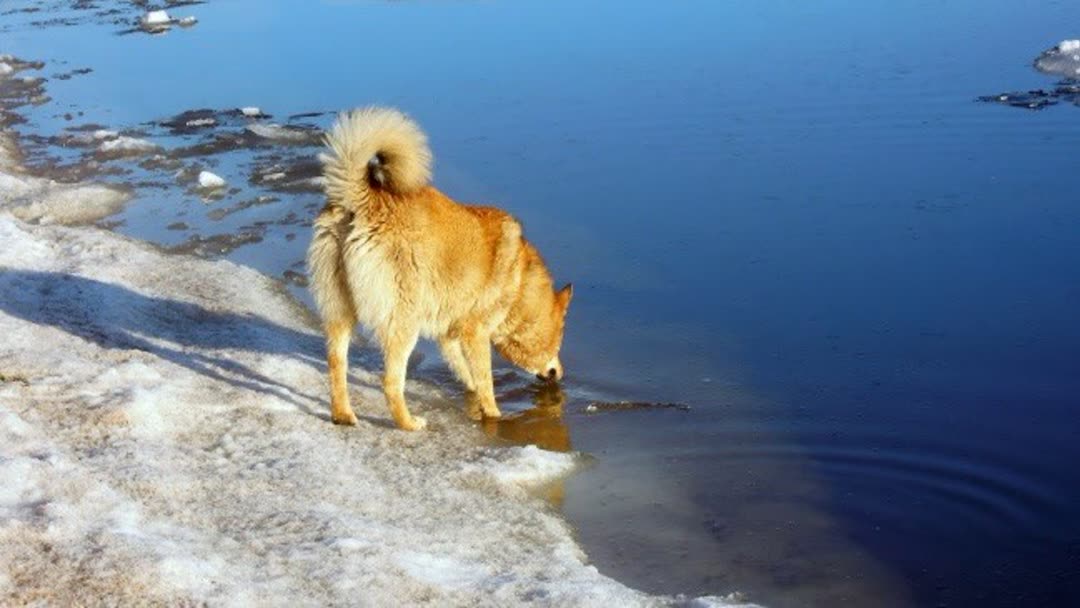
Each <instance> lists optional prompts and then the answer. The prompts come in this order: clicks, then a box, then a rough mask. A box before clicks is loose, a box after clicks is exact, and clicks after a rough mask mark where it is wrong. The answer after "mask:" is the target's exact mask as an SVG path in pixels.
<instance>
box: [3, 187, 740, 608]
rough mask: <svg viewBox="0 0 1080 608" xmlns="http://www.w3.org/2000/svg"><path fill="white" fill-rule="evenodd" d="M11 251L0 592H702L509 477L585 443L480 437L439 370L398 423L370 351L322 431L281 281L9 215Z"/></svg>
mask: <svg viewBox="0 0 1080 608" xmlns="http://www.w3.org/2000/svg"><path fill="white" fill-rule="evenodd" d="M0 190H2V189H0ZM0 242H2V243H4V247H2V248H0V267H2V268H3V269H4V271H3V272H0V335H3V336H4V340H2V341H0V371H3V372H4V374H5V377H7V378H23V379H25V381H9V382H2V383H0V605H21V604H25V603H44V604H55V605H73V604H74V605H79V604H95V605H96V604H119V605H125V604H167V605H177V604H201V603H208V604H211V605H260V606H262V605H266V606H286V605H290V606H291V605H298V604H299V605H344V604H349V605H353V604H359V605H376V606H377V605H413V604H420V603H424V604H429V605H455V606H466V605H467V606H507V605H518V604H523V603H531V604H539V605H566V606H668V605H690V603H691V600H686V599H683V598H657V597H650V596H646V595H644V594H642V593H639V592H637V591H634V590H631V589H629V588H627V587H625V586H624V585H622V584H620V583H618V582H616V581H613V580H611V579H609V578H607V577H605V576H603V575H601V574H599V573H598V572H597V571H596V569H595V568H593V567H591V566H589V565H588V564H587V562H586V559H585V556H584V555H583V554H582V552H581V550H580V549H579V548H578V546H577V545H576V544H575V543H574V540H573V536H572V534H571V530H570V529H569V528H568V526H567V525H566V523H565V522H564V521H563V520H562V519H561V518H560V517H558V515H557V514H556V513H554V512H553V511H552V510H551V508H550V507H548V506H547V505H546V504H545V503H544V502H543V501H542V500H540V499H539V498H536V497H534V496H532V495H530V494H528V493H526V492H524V491H512V492H509V493H508V492H506V491H505V489H506V488H511V487H512V488H520V487H522V485H530V484H533V483H538V482H550V481H552V480H553V479H557V477H558V476H560V475H563V474H565V473H566V472H567V471H568V470H569V469H570V467H572V466H573V460H572V458H571V457H569V456H564V455H557V454H549V453H547V452H543V451H541V450H538V449H536V448H510V449H496V448H491V447H484V445H483V441H482V439H481V438H480V437H481V434H480V432H479V431H478V430H477V429H476V428H475V427H473V426H472V425H471V423H469V422H468V421H467V420H466V418H465V416H464V414H463V413H462V412H460V411H457V409H456V408H452V407H448V406H436V405H433V403H437V402H438V401H437V400H436V399H434V397H435V396H436V392H435V390H434V389H432V388H430V387H427V386H425V385H423V384H416V383H410V385H409V387H408V390H409V394H410V395H411V397H412V399H413V403H412V406H413V408H414V411H416V412H417V413H419V414H421V415H424V416H425V417H427V418H428V420H429V424H430V427H431V430H429V431H428V432H425V433H404V432H400V431H397V430H393V429H392V428H389V419H388V415H387V412H386V411H385V406H384V405H383V399H382V397H381V395H380V393H379V391H378V388H377V387H378V384H379V383H378V380H377V378H376V377H374V376H373V375H372V374H370V373H368V372H366V371H365V370H364V369H362V367H361V366H360V365H358V363H359V361H360V360H361V359H363V358H364V357H365V356H367V355H365V353H364V351H363V350H362V349H358V352H357V353H356V359H357V360H356V361H354V362H353V370H354V373H353V376H354V378H353V381H352V393H353V398H354V407H355V408H356V410H357V414H358V415H359V416H360V418H361V424H360V425H359V426H357V427H352V428H342V427H337V426H334V425H332V424H330V423H329V421H328V415H327V412H328V405H327V403H326V385H325V381H324V374H325V371H324V364H323V361H322V338H321V337H320V335H319V334H318V333H317V332H316V331H313V330H312V329H311V326H312V323H311V320H310V319H309V318H308V316H307V314H306V312H305V311H304V309H302V308H300V307H299V306H298V305H297V304H296V303H295V302H294V301H293V300H291V299H290V298H289V297H288V296H287V295H286V294H285V293H284V291H283V290H282V288H281V287H280V286H279V285H278V284H277V283H275V282H273V281H271V280H270V279H268V278H267V277H265V276H263V275H260V274H258V273H256V272H255V271H253V270H250V269H247V268H244V267H241V266H237V265H234V264H232V263H230V262H225V261H218V262H208V261H204V260H198V259H194V258H188V257H182V256H167V255H164V254H162V253H160V252H159V251H157V250H156V249H154V248H152V247H151V246H149V245H144V244H141V243H137V242H133V241H130V240H127V239H125V238H123V237H120V236H117V235H115V234H112V233H109V232H105V231H101V230H97V229H93V228H79V229H75V228H68V227H62V226H33V225H29V224H26V223H23V222H21V221H19V220H17V219H14V218H13V217H11V216H10V215H8V214H4V213H2V212H0ZM478 480H482V482H479V483H478ZM703 599H708V603H707V604H706V603H700V604H696V605H723V604H722V603H713V601H712V598H703ZM718 601H719V600H718ZM725 603H726V602H725Z"/></svg>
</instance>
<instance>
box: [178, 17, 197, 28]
mask: <svg viewBox="0 0 1080 608" xmlns="http://www.w3.org/2000/svg"><path fill="white" fill-rule="evenodd" d="M198 22H199V20H198V19H196V18H195V17H183V18H181V19H180V21H178V22H177V23H178V24H179V25H180V27H191V26H193V25H195V24H196V23H198Z"/></svg>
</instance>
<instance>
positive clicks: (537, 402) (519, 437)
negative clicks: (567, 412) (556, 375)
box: [465, 382, 572, 505]
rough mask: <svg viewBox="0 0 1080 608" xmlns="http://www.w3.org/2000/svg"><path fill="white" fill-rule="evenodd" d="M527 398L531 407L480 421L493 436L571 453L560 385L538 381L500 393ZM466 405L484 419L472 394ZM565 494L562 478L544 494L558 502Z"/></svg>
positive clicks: (501, 399) (505, 398)
mask: <svg viewBox="0 0 1080 608" xmlns="http://www.w3.org/2000/svg"><path fill="white" fill-rule="evenodd" d="M526 398H528V399H530V400H531V401H532V403H533V407H532V408H531V409H528V410H525V411H523V412H521V413H513V414H512V413H510V412H505V413H504V414H503V417H502V418H500V419H497V420H493V419H491V418H484V419H483V420H481V421H480V424H481V428H483V429H484V433H485V434H487V435H488V436H489V437H495V438H499V439H502V440H505V441H510V442H512V443H516V444H519V445H535V446H536V447H538V448H540V449H542V450H550V451H553V452H569V451H570V450H571V449H572V447H571V445H570V430H569V429H568V428H566V424H565V423H564V422H563V419H562V414H563V404H564V403H565V402H566V395H564V394H563V392H562V389H561V388H559V385H558V384H557V383H555V382H536V383H533V384H531V385H529V386H525V387H521V388H515V389H511V390H509V391H507V392H506V393H504V394H500V395H499V402H500V403H509V402H512V401H524V400H525V399H526ZM465 405H466V408H467V413H468V414H469V417H471V418H472V419H473V420H477V419H479V418H481V415H480V404H479V403H478V402H477V400H476V399H475V398H474V397H473V396H472V395H470V394H468V393H466V397H465ZM504 411H505V410H504ZM563 493H564V490H563V482H562V480H561V479H560V480H557V481H554V482H552V483H551V484H549V485H547V486H545V487H543V488H541V494H542V495H543V496H544V497H545V498H547V499H548V500H550V501H551V502H552V503H553V504H555V505H561V504H562V500H563Z"/></svg>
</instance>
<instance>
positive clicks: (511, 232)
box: [308, 108, 572, 430]
mask: <svg viewBox="0 0 1080 608" xmlns="http://www.w3.org/2000/svg"><path fill="white" fill-rule="evenodd" d="M326 139H327V148H328V151H327V153H326V154H324V155H323V156H322V157H321V160H322V163H323V173H324V176H325V180H326V194H327V203H326V206H325V207H324V208H323V210H322V211H321V212H320V213H319V215H318V217H317V218H316V219H315V230H314V236H313V237H312V241H311V246H310V248H309V249H308V266H309V271H310V274H311V290H312V293H313V294H314V296H315V302H316V305H317V306H318V309H319V313H320V315H321V316H322V321H323V329H324V331H325V332H326V341H327V363H328V366H329V369H330V406H331V417H332V419H333V421H334V422H336V423H339V424H355V423H356V416H355V414H354V413H353V411H352V407H351V406H350V404H349V395H348V390H347V387H346V379H345V375H346V371H347V370H346V367H347V355H348V349H349V341H350V338H351V336H352V333H353V329H354V327H355V325H356V323H357V322H359V323H361V324H363V325H365V326H367V327H369V328H370V329H372V330H373V332H374V335H375V337H376V338H377V339H378V341H379V343H380V345H381V346H382V349H383V360H384V366H385V374H384V377H383V391H384V393H385V394H386V400H387V404H388V405H389V407H390V412H391V414H392V415H393V417H394V421H395V422H396V423H397V425H398V426H399V427H400V428H403V429H407V430H416V429H420V428H423V427H424V426H425V422H424V420H423V419H422V418H420V417H419V416H412V415H411V414H410V413H409V409H408V407H407V406H406V404H405V396H404V388H405V372H406V363H407V361H408V358H409V354H410V353H411V352H412V350H413V348H414V347H415V345H416V341H417V339H418V338H419V337H421V336H424V337H429V338H434V339H436V340H438V342H439V346H440V348H441V349H442V352H443V356H444V357H445V359H446V361H447V363H448V364H449V365H450V368H451V369H452V370H453V371H454V373H455V374H456V375H457V377H458V378H460V379H461V381H462V382H463V383H464V384H465V386H466V388H467V389H468V390H469V391H470V392H472V393H474V395H473V396H474V397H475V399H476V400H477V401H478V402H479V404H480V409H481V411H482V413H483V415H484V416H486V417H492V418H495V417H498V416H499V408H498V406H497V405H496V403H495V393H494V390H493V386H492V378H491V345H492V344H494V345H495V348H496V349H498V351H499V352H500V353H501V354H502V355H503V356H505V357H506V358H507V359H509V360H510V361H511V362H513V363H514V364H515V365H518V366H520V367H522V368H523V369H525V370H527V371H529V372H531V373H535V374H538V375H541V376H544V377H547V378H551V379H559V378H561V377H562V364H561V363H560V362H559V348H560V346H561V344H562V335H563V326H564V319H565V315H566V309H567V307H568V306H569V304H570V298H571V294H572V288H571V287H570V286H569V285H567V286H566V287H564V288H563V289H561V290H559V291H557V292H556V291H555V289H554V285H553V283H552V279H551V275H550V274H549V273H548V271H547V268H546V267H545V265H544V262H543V260H542V259H541V258H540V255H539V253H538V252H537V251H536V249H535V248H534V247H533V246H532V245H531V244H529V243H528V241H526V240H525V239H524V238H523V237H522V235H521V225H520V224H519V223H518V222H517V221H516V220H515V219H514V218H513V217H511V216H510V215H509V214H507V213H505V212H503V211H500V210H499V209H495V208H492V207H480V206H470V205H461V204H458V203H456V202H454V201H453V200H451V199H450V198H448V197H447V196H445V195H444V194H442V193H441V192H439V191H438V190H436V189H435V188H434V187H432V186H431V185H430V183H429V182H430V179H431V152H430V150H429V149H428V146H427V138H426V137H425V136H424V133H423V132H422V131H421V130H420V128H419V127H418V126H417V125H416V123H414V122H413V121H412V120H410V119H409V118H408V117H407V116H405V115H404V114H402V113H401V112H398V111H397V110H392V109H386V108H364V109H358V110H353V111H352V112H347V113H343V114H341V115H340V116H339V117H338V120H337V122H336V123H335V124H334V126H333V128H332V129H331V130H330V132H329V134H328V135H327V138H326Z"/></svg>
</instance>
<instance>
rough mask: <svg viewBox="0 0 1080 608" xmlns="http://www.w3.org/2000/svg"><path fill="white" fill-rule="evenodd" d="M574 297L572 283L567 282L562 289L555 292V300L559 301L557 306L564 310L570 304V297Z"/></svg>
mask: <svg viewBox="0 0 1080 608" xmlns="http://www.w3.org/2000/svg"><path fill="white" fill-rule="evenodd" d="M573 297H574V284H573V283H567V284H566V285H564V286H563V288H562V289H560V290H559V291H557V292H556V293H555V300H556V301H558V302H559V306H561V307H562V308H563V310H566V308H567V307H568V306H570V299H571V298H573Z"/></svg>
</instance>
